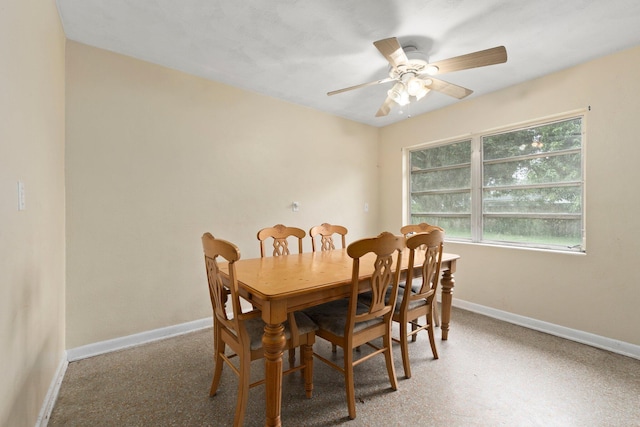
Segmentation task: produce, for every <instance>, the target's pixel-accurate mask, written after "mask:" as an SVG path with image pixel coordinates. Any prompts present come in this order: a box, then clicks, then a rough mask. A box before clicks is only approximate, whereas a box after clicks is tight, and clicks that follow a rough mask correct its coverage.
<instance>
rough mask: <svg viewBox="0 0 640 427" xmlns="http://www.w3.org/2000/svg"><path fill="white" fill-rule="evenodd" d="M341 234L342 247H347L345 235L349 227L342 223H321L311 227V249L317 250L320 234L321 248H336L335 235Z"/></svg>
mask: <svg viewBox="0 0 640 427" xmlns="http://www.w3.org/2000/svg"><path fill="white" fill-rule="evenodd" d="M334 234H339V235H340V236H341V237H342V249H344V248H346V247H347V242H346V239H345V236H346V234H347V229H346V228H345V227H343V226H341V225H331V224H327V223H324V224H321V225H316V226H315V227H311V230H309V236H311V249H312V250H313V252H315V251H316V236H318V235H320V236H321V239H320V250H322V251H330V250H333V249H335V248H336V246H335V244H334V243H333V235H334Z"/></svg>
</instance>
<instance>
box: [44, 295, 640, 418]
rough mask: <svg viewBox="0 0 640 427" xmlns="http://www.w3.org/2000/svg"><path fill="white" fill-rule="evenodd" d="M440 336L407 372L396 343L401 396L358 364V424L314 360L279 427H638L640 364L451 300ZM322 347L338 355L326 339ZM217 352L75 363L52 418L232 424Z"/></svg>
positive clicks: (181, 351)
mask: <svg viewBox="0 0 640 427" xmlns="http://www.w3.org/2000/svg"><path fill="white" fill-rule="evenodd" d="M396 331H397V330H396ZM436 334H437V337H438V340H437V344H438V350H439V353H440V359H438V360H434V359H433V357H432V355H431V351H430V348H429V343H428V339H427V337H426V335H424V334H421V335H420V336H419V337H418V340H417V341H416V342H415V343H412V344H410V345H409V351H410V356H411V368H412V374H413V375H412V377H411V378H410V379H406V378H405V377H404V371H403V370H402V359H401V356H400V349H399V346H398V345H395V346H394V361H395V366H396V372H397V374H398V380H399V389H398V390H397V391H395V392H394V391H392V390H391V388H390V385H389V381H388V378H387V376H386V369H385V367H384V357H382V356H379V357H375V358H373V359H371V360H369V361H367V362H365V363H363V364H361V365H359V366H357V367H356V371H355V388H356V401H357V403H356V408H357V418H356V419H355V420H349V419H348V417H347V405H346V401H345V393H344V380H343V377H342V376H341V375H340V373H338V372H337V371H334V370H333V369H331V368H329V367H328V366H327V365H325V364H324V363H322V362H321V361H319V360H317V359H316V360H315V363H314V395H313V398H312V399H306V398H305V397H304V396H305V394H304V383H303V380H302V378H301V374H300V373H294V374H292V375H289V376H286V377H285V378H284V380H283V396H282V422H283V425H285V426H335V425H343V424H344V425H348V426H350V427H351V426H353V427H355V426H545V427H548V426H580V427H584V426H640V360H636V359H632V358H628V357H624V356H620V355H617V354H614V353H610V352H607V351H603V350H599V349H596V348H593V347H589V346H586V345H582V344H578V343H575V342H572V341H567V340H564V339H562V338H557V337H554V336H551V335H547V334H544V333H540V332H536V331H532V330H529V329H526V328H522V327H519V326H515V325H511V324H509V323H504V322H501V321H498V320H495V319H491V318H488V317H485V316H481V315H478V314H474V313H471V312H468V311H464V310H460V309H455V308H454V309H453V313H452V321H451V330H450V333H449V340H448V341H441V340H440V339H439V337H440V331H439V329H438V330H437V332H436ZM315 350H316V351H317V352H320V353H322V354H323V355H325V357H327V356H328V357H334V358H336V359H337V360H341V356H340V354H341V351H340V350H338V353H337V355H336V356H331V348H330V345H328V344H327V343H326V342H325V341H323V340H322V339H320V338H318V340H317V342H316V345H315ZM363 351H365V350H363ZM212 353H213V338H212V332H211V329H206V330H203V331H198V332H193V333H190V334H187V335H183V336H179V337H176V338H171V339H166V340H163V341H158V342H154V343H150V344H145V345H142V346H139V347H135V348H131V349H127V350H123V351H118V352H113V353H109V354H105V355H101V356H97V357H93V358H89V359H84V360H80V361H77V362H73V363H70V364H69V366H68V369H67V371H66V375H65V377H64V380H63V382H62V386H61V389H60V392H59V395H58V399H57V402H56V404H55V407H54V409H53V412H52V414H51V418H50V420H49V423H48V425H49V426H52V427H55V426H231V425H233V414H234V410H235V403H236V392H237V379H236V377H235V375H233V373H232V372H231V371H230V370H229V369H228V367H225V369H224V371H223V376H222V381H221V386H220V390H219V392H218V394H217V395H216V396H215V397H213V398H210V397H209V395H208V393H209V387H210V384H211V377H212V372H213V360H212ZM285 364H286V361H285ZM252 375H255V378H258V377H260V376H261V375H262V362H254V363H253V366H252ZM249 393H250V394H249V407H248V408H247V413H246V416H245V425H247V426H263V425H264V420H265V418H264V406H265V394H264V386H258V387H255V388H252V389H251V391H250V392H249Z"/></svg>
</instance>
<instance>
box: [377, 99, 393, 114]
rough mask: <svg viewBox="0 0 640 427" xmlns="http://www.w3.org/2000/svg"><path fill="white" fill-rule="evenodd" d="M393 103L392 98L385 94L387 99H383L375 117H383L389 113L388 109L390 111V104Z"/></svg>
mask: <svg viewBox="0 0 640 427" xmlns="http://www.w3.org/2000/svg"><path fill="white" fill-rule="evenodd" d="M393 104H394V102H393V100H392V99H391V98H390V97H388V96H387V99H385V100H384V102H383V103H382V105H381V106H380V109H379V110H378V112H377V113H376V117H383V116H386V115H387V114H389V111H391V106H392V105H393Z"/></svg>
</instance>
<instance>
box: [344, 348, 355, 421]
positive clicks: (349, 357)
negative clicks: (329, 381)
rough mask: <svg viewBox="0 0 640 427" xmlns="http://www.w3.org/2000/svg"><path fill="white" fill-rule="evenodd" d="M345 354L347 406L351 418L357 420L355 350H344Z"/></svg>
mask: <svg viewBox="0 0 640 427" xmlns="http://www.w3.org/2000/svg"><path fill="white" fill-rule="evenodd" d="M343 350H344V351H343V353H344V384H345V388H346V390H347V406H348V408H349V418H350V419H352V420H353V419H355V418H356V391H355V384H354V381H353V350H352V349H347V348H344V349H343Z"/></svg>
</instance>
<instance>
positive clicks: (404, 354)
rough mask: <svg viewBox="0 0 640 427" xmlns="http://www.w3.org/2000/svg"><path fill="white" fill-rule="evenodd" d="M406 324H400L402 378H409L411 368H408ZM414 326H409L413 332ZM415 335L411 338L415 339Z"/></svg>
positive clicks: (407, 332) (405, 322)
mask: <svg viewBox="0 0 640 427" xmlns="http://www.w3.org/2000/svg"><path fill="white" fill-rule="evenodd" d="M407 324H408V322H407V321H406V320H403V321H401V322H400V349H401V351H402V367H403V368H404V376H405V377H407V378H411V367H410V366H409V337H408V334H409V331H408V330H407ZM414 328H415V325H414V324H413V323H412V324H411V330H414ZM415 336H416V335H415V334H414V335H413V338H415Z"/></svg>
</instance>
